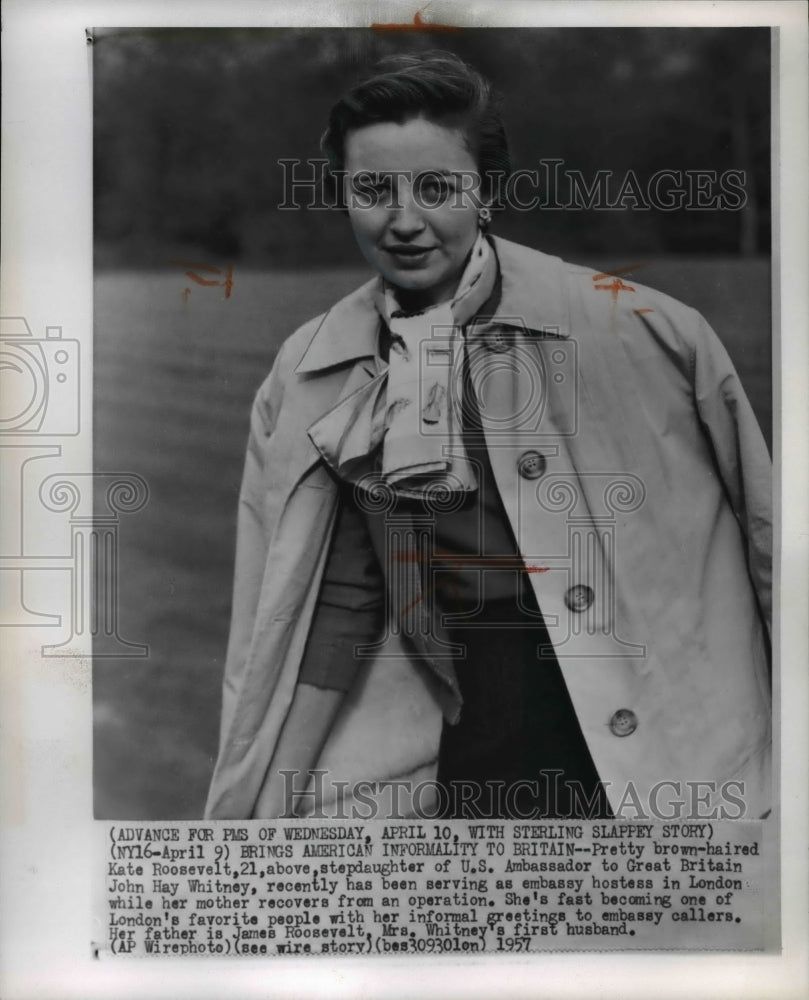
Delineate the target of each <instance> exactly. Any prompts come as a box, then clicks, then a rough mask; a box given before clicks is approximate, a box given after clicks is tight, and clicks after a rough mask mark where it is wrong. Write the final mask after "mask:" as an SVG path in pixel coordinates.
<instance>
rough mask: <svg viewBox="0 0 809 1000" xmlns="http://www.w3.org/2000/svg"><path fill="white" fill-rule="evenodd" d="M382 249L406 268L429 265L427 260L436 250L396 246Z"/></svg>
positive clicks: (433, 248)
mask: <svg viewBox="0 0 809 1000" xmlns="http://www.w3.org/2000/svg"><path fill="white" fill-rule="evenodd" d="M382 249H383V250H384V251H385V253H387V254H389V255H390V256H391V257H393V258H394V260H396V262H397V263H398V264H403V265H404V266H405V267H408V266H410V267H420V266H422V265H423V264H426V263H427V259H428V257H429V256H430V254H431V253H432V252H433V250H435V247H410V246H394V247H383V248H382Z"/></svg>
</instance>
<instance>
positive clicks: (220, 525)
mask: <svg viewBox="0 0 809 1000" xmlns="http://www.w3.org/2000/svg"><path fill="white" fill-rule="evenodd" d="M585 263H589V264H591V265H592V266H595V267H598V268H600V269H608V268H610V267H616V266H620V265H621V264H625V263H626V261H610V260H598V261H586V262H585ZM366 277H367V274H366V273H365V272H362V271H351V270H330V271H320V272H311V271H308V270H307V271H306V272H274V273H261V274H256V273H240V272H239V271H238V268H237V269H236V272H235V273H234V285H233V291H232V295H231V297H230V298H227V299H226V298H224V295H223V291H222V289H221V288H204V287H200V286H198V285H196V284H193V283H192V282H190V281H188V280H187V279H185V278H184V277H183V274H182V271H181V270H180V269H179V268H168V267H167V269H166V272H162V273H156V272H121V271H118V272H101V273H99V274H98V276H97V278H96V286H95V347H94V382H95V396H94V399H95V411H94V413H95V417H94V420H95V432H94V435H95V467H96V469H97V470H98V471H117V472H134V473H138V474H139V475H141V476H143V477H144V479H146V481H147V482H148V484H149V489H150V499H149V503H148V505H147V506H146V507H145V508H144V509H143V510H142V511H140V512H139V513H137V514H134V515H132V516H131V517H129V518H125V519H124V520H123V522H122V524H121V529H120V539H121V549H120V560H119V564H120V572H121V582H120V600H121V609H120V622H121V625H120V629H121V634H122V636H123V637H124V638H126V639H128V640H130V641H132V642H140V643H147V644H148V645H149V647H150V655H149V657H148V658H146V659H143V660H129V661H128V660H104V659H99V660H97V661H96V663H95V669H94V688H93V696H94V712H95V733H94V759H95V814H96V816H97V817H99V818H109V819H175V818H183V817H189V818H193V817H198V816H199V815H200V814H201V810H202V807H203V803H204V799H205V793H206V788H207V783H208V780H209V778H210V773H211V768H212V766H213V758H214V753H215V749H216V744H217V734H218V724H219V690H220V684H221V676H222V665H223V657H224V650H225V643H226V639H227V629H228V618H229V613H230V586H231V573H232V557H233V545H234V531H235V513H236V501H237V494H238V488H239V479H240V476H241V466H242V458H243V449H244V444H245V437H246V432H247V417H248V411H249V406H250V402H251V400H252V396H253V394H254V392H255V390H256V389H257V388H258V385H259V384H260V382H261V381H262V379H263V378H264V376H265V374H266V372H267V371H268V370H269V367H270V365H271V363H272V360H273V358H274V356H275V352H276V350H277V348H278V345H279V343H280V342H281V341H282V340H283V339H284V338H285V337H286V336H287V335H288V334H289V333H290V332H291V331H292V330H293V329H294V328H295V327H296V326H297V325H299V324H300V323H301V322H303V321H304V320H306V319H308V318H309V317H311V316H313V315H315V314H316V313H318V312H320V311H322V310H323V309H325V308H326V307H327V306H328V305H329V304H330V303H331V302H333V301H334V300H335V299H336V298H338V297H339V296H340V295H342V294H344V293H345V292H347V291H349V290H350V289H351V288H353V287H355V286H356V285H357V284H358V283H359V282H360V281H362V280H365V278H366ZM637 277H638V280H640V281H642V282H643V283H644V284H648V285H652V286H654V287H656V288H660V289H662V290H664V291H666V292H669V293H670V294H672V295H674V296H675V297H677V298H680V299H683V300H684V301H686V302H688V303H689V304H690V305H693V306H695V307H696V308H698V309H699V310H700V311H701V312H703V313H704V315H705V316H706V317H707V318H708V320H709V322H710V323H711V324H712V325H713V326H714V329H715V330H716V331H717V333H718V334H719V335H720V337H721V338H722V340H723V341H724V342H725V345H726V347H727V348H728V351H729V352H730V354H731V357H732V358H733V360H734V362H735V364H736V366H737V368H738V370H739V373H740V375H741V377H742V381H743V382H744V384H745V387H746V388H747V391H748V393H749V395H750V398H751V400H752V402H753V405H754V408H755V410H756V413H757V415H758V418H759V421H760V422H761V424H762V427H763V429H764V431H765V435H766V436H767V439H768V441H769V440H770V437H771V435H770V424H771V413H772V411H771V392H770V386H771V377H770V279H769V267H768V264H767V262H766V261H762V260H749V261H748V260H746V261H736V260H715V259H711V260H705V261H695V260H683V259H679V258H678V259H676V260H673V259H669V260H657V261H654V262H650V263H648V265H647V266H646V267H645V268H644V269H643V270H642V271H638V274H637ZM625 280H627V281H629V280H630V279H625ZM186 287H189V288H191V294H190V295H188V296H187V297H184V296H183V289H184V288H186Z"/></svg>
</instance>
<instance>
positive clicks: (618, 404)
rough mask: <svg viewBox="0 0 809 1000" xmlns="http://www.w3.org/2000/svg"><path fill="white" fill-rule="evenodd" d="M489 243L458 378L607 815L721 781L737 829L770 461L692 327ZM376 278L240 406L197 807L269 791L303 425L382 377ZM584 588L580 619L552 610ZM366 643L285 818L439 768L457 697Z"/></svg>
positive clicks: (750, 805) (713, 350)
mask: <svg viewBox="0 0 809 1000" xmlns="http://www.w3.org/2000/svg"><path fill="white" fill-rule="evenodd" d="M492 242H493V245H494V248H495V250H496V253H497V258H498V262H499V266H500V272H501V277H502V295H501V299H500V302H499V305H498V307H497V314H496V317H495V318H494V319H493V320H492V321H491V322H489V323H484V324H478V325H476V326H472V327H470V328H469V329H468V331H467V343H468V350H469V354H470V367H471V369H472V371H473V372H474V371H475V370H479V371H481V372H485V375H484V377H482V378H481V380H480V383H479V385H480V388H479V394H480V397H481V399H480V405H481V412H482V414H483V422H484V430H485V436H486V441H487V447H488V451H489V455H490V459H491V464H492V468H493V472H494V476H495V479H496V482H497V486H498V488H499V491H500V494H501V497H502V501H503V504H504V507H505V510H506V513H507V515H508V517H509V520H510V522H511V526H512V529H513V531H514V536H515V538H516V541H517V544H518V546H519V549H520V552H521V554H522V556H523V560H524V562H525V564H526V566H530V567H532V568H533V569H534V571H533V572H530V573H529V579H530V581H531V584H532V585H533V588H534V591H535V593H536V598H537V602H538V605H539V607H540V608H541V609H542V612H543V615H544V617H545V621H546V624H547V626H548V631H549V634H550V637H551V640H552V642H553V646H554V650H555V653H556V656H557V658H558V662H559V664H560V667H561V670H562V673H563V676H564V679H565V682H566V684H567V687H568V690H569V692H570V697H571V699H572V702H573V706H574V708H575V711H576V714H577V717H578V720H579V723H580V725H581V729H582V732H583V734H584V737H585V739H586V741H587V745H588V747H589V749H590V753H591V754H592V757H593V760H594V762H595V765H596V768H597V770H598V773H599V775H600V777H601V779H602V781H604V782H605V783H606V790H607V795H608V798H609V800H610V804H611V806H612V808H613V810H617V809H620V808H624V809H626V808H627V803H629V808H630V812H629V813H626V812H624V813H623V815H629V816H631V817H635V816H637V812H636V811H633V810H635V809H636V808H637V806H638V805H640V807H641V809H642V810H643V811H644V812H646V813H648V810H649V808H650V797H651V804H652V808H654V805H655V803H657V805H658V807H659V808H668V806H666V805H665V803H667V802H668V801H669V800H671V801H675V802H676V801H677V800H678V795H677V792H678V791H679V790H681V791H682V793H683V797H685V792H686V787H687V786H685V783H686V782H696V781H705V782H712V783H713V787H714V788H715V789H716V794H711V793H710V790H709V791H708V792H707V798H706V799H705V802H706V803H709V804H706V805H701V806H700V808H701V809H709V808H711V804H714V805H715V804H717V803H721V801H722V792H721V789H722V786H723V784H724V783H725V782H730V781H738V782H743V783H744V785H743V788H744V792H743V795H742V796H741V797H742V798H743V801H744V808H745V815H746V816H748V817H756V816H759V815H761V814H762V813H764V812H765V811H766V810H767V809H768V808H769V806H770V801H769V796H770V790H769V778H770V766H771V759H770V746H771V729H770V723H771V703H770V686H769V635H768V629H769V621H770V613H771V603H770V595H771V573H770V563H771V558H770V557H771V470H770V461H769V456H768V453H767V449H766V446H765V443H764V440H763V438H762V435H761V432H760V430H759V427H758V425H757V423H756V420H755V417H754V415H753V412H752V410H751V407H750V404H749V402H748V400H747V398H746V396H745V394H744V391H743V390H742V387H741V385H740V382H739V379H738V377H737V375H736V373H735V371H734V369H733V366H732V364H731V362H730V359H729V357H728V355H727V353H726V351H725V349H724V347H723V346H722V344H721V343H720V342H719V340H718V339H717V337H716V335H715V334H714V333H713V332H712V330H711V329H710V328H709V326H708V325H707V323H706V322H705V320H704V319H703V318H702V316H700V315H699V313H697V312H696V311H694V310H693V309H691V308H689V307H688V306H685V305H683V304H682V303H680V302H677V301H675V300H674V299H672V298H670V297H668V296H666V295H664V294H662V293H660V292H657V291H654V290H652V289H649V288H645V287H643V286H640V285H637V284H636V283H635V282H632V285H631V290H630V289H627V288H624V287H613V281H612V279H610V278H600V277H599V276H598V275H597V274H596V273H595V272H593V271H591V270H589V269H587V268H583V267H579V266H575V265H571V264H567V263H565V262H563V261H561V260H560V259H558V258H556V257H551V256H548V255H545V254H542V253H539V252H537V251H534V250H531V249H528V248H526V247H523V246H519V245H517V244H514V243H511V242H508V241H506V240H502V239H497V238H494V239H493V241H492ZM378 281H379V279H374V281H371V282H369V283H367V284H366V285H364V286H363V287H361V288H359V289H358V290H356V291H355V292H353V293H351V294H350V295H348V296H347V297H346V298H344V299H342V300H341V301H339V302H338V303H337V304H336V305H334V306H333V307H332V308H331V309H330V310H329V311H328V312H327V313H325V314H324V315H322V316H319V317H317V318H316V319H313V320H312V321H310V322H308V323H306V324H305V325H304V326H302V327H301V328H300V329H298V330H297V331H296V332H295V333H294V334H293V335H292V336H291V337H290V338H289V339H288V340H287V341H286V342H285V343H284V344H283V346H282V348H281V350H280V352H279V354H278V357H277V360H276V362H275V365H274V366H273V369H272V371H271V373H270V375H269V376H268V378H267V379H266V381H265V382H264V384H263V385H262V386H261V388H260V390H259V392H258V394H257V397H256V400H255V404H254V407H253V411H252V418H251V430H250V436H249V444H248V449H247V457H246V464H245V471H244V480H243V484H242V490H241V495H240V505H239V520H238V537H237V552H236V570H235V587H234V597H233V614H232V627H231V634H230V640H229V645H228V652H227V661H226V666H225V676H224V689H223V706H222V724H221V738H220V749H219V757H218V760H217V762H216V767H215V771H214V774H213V779H212V782H211V786H210V792H209V797H208V803H207V807H206V815H207V816H208V817H210V818H247V817H250V816H252V815H253V814H254V809H255V804H256V801H257V799H258V797H259V795H260V793H261V790H262V788H263V786H264V783H265V781H279V780H280V779H279V777H278V775H277V774H275V773H274V771H273V768H272V761H273V753H274V749H275V747H276V744H277V741H278V738H279V734H280V732H281V728H282V726H283V724H284V720H285V718H286V715H287V713H288V711H289V708H290V705H291V703H292V698H293V695H294V692H295V686H296V683H297V679H298V671H299V668H300V663H301V659H302V655H303V651H304V646H305V643H306V639H307V635H308V632H309V628H310V622H311V619H312V614H313V609H314V607H315V603H316V598H317V593H318V588H319V585H320V581H321V578H322V574H323V569H324V563H325V558H326V554H327V549H328V544H329V540H330V536H331V532H332V528H333V524H334V519H335V513H336V506H337V503H336V501H337V487H336V483H335V480H334V478H333V477H332V475H330V473H329V472H328V471H327V468H326V466H325V463H324V462H323V460H322V458H321V455H320V453H319V452H318V451H317V449H316V448H315V446H314V445H313V444H312V442H311V440H310V438H309V437H308V435H307V429H308V428H309V427H310V426H311V425H312V424H313V423H314V422H315V421H316V420H318V419H319V418H320V417H322V416H323V414H324V413H326V412H327V411H328V410H330V409H331V408H332V407H333V406H335V405H336V403H337V402H338V401H340V400H342V399H345V397H346V396H348V395H349V394H350V393H352V392H354V391H355V390H357V389H358V388H359V387H360V386H362V385H364V384H365V383H367V381H368V380H369V379H371V378H373V377H374V375H375V374H377V372H378V370H379V362H378V360H377V359H376V351H377V339H378V330H379V322H380V320H379V316H378V313H377V312H376V310H375V309H374V304H373V290H374V288H375V286H376V282H378ZM604 286H610V287H604ZM537 453H538V454H539V455H541V456H542V458H540V459H538V458H537ZM582 587H586V588H589V591H583V590H582V589H581V588H582ZM571 588H579V589H578V590H571ZM582 593H584V594H585V595H587V594H588V593H589V599H590V600H591V602H592V603H590V605H589V607H584V608H583V609H582V603H583V604H585V605H586V604H587V600H584V601H583V602H582V601H579V602H577V601H576V600H575V599H571V595H573V596H574V598H575V595H576V594H578V595H579V597H581V595H582ZM569 605H572V607H571V606H569ZM383 654H384V655H382V654H381V655H380V656H378V657H377V659H376V660H375V661H372V662H368V663H366V664H365V665H364V666H363V667H362V669H361V672H360V675H359V677H358V680H357V681H356V683H355V684H354V687H353V688H352V690H351V692H349V694H348V695H347V696H346V699H345V701H344V703H343V705H342V707H341V709H340V712H339V714H338V717H337V720H336V722H335V723H334V726H333V728H332V729H331V731H330V732H329V733H328V734H322V735H324V736H326V735H327V737H328V738H327V740H326V745H325V748H324V750H323V753H322V755H321V758H320V760H319V761H318V765H317V766H318V768H319V769H323V770H324V771H327V772H328V773H327V776H326V778H321V779H319V780H320V784H319V785H318V786H317V793H318V794H317V797H316V798H315V797H314V796H310V797H306V798H305V800H304V809H303V810H302V811H303V812H307V811H308V812H309V813H310V814H311V812H312V810H313V809H315V808H316V807H317V808H318V809H320V808H322V809H323V810H324V811H325V814H326V815H337V814H338V813H336V812H334V811H332V812H331V813H330V812H329V802H332V808H333V809H334V808H336V805H335V803H334V802H333V801H332V799H333V798H334V795H336V792H333V791H332V790H333V789H335V788H338V789H339V787H340V786H339V785H335V783H336V782H340V781H343V782H346V783H347V784H346V785H344V786H343V788H344V789H347V791H346V792H344V794H345V795H348V794H349V793H350V791H351V789H352V788H353V787H354V784H353V783H355V782H357V781H361V780H365V779H367V780H368V781H369V782H386V781H389V780H390V781H395V780H401V779H410V780H412V781H415V782H418V781H422V780H423V781H427V782H428V783H429V781H430V779H432V778H433V777H434V776H435V768H436V758H437V753H438V743H439V739H440V732H441V726H442V719H444V718H445V719H447V720H448V722H452V721H456V720H457V719H458V717H459V714H460V713H462V711H463V707H462V704H461V702H460V698H459V696H458V693H457V687H448V686H447V683H446V676H444V679H442V677H441V674H442V672H444V674H446V667H441V666H440V665H437V669H436V670H435V671H433V670H431V669H429V667H427V666H425V665H424V663H420V664H415V663H413V662H411V660H410V659H409V658H408V656H407V653H406V651H405V648H404V646H403V645H402V641H401V637H400V636H399V635H398V634H397V629H396V628H395V624H394V627H393V628H391V629H390V634H389V636H388V640H387V645H386V646H385V647H384V650H383ZM627 720H629V723H628V724H627ZM506 724H507V720H504V725H506ZM310 736H311V734H301V740H302V743H305V742H307V738H308V737H310ZM662 782H666V783H672V784H666V785H665V786H662V791H661V783H662ZM302 784H304V783H302V782H301V780H300V779H298V782H297V784H296V788H300V787H301V786H302ZM367 787H368V786H366V794H367ZM691 787H692V788H693V787H694V786H691ZM705 787H707V786H705ZM705 787H703V789H702V790H701V791H700V793H699V794H700V795H702V796H705V795H706V791H705ZM655 789H657V790H658V791H657V792H656V791H655ZM732 794H733V795H734V796H735V797H736V798H738V797H739V786H733V792H732ZM346 801H350V799H346ZM361 801H362V802H365V801H366V799H365V798H363V799H362V800H361ZM306 803H309V805H306ZM410 805H411V808H414V807H413V804H412V803H411V804H410ZM399 808H402V807H401V805H399ZM736 808H737V811H736V812H735V813H733V812H731V813H729V815H731V816H735V815H738V807H736ZM315 815H318V813H315ZM365 815H367V813H366V814H365Z"/></svg>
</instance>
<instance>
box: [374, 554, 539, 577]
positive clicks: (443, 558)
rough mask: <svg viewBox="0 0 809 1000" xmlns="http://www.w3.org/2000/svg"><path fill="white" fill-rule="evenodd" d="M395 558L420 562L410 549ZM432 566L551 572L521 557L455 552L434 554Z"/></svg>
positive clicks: (399, 560) (417, 555)
mask: <svg viewBox="0 0 809 1000" xmlns="http://www.w3.org/2000/svg"><path fill="white" fill-rule="evenodd" d="M393 558H394V559H395V560H396V561H397V562H418V561H419V553H418V552H414V551H413V550H412V549H408V550H406V551H404V552H396V553H395V554H394V556H393ZM430 565H431V566H433V567H436V566H438V567H445V568H447V569H465V568H472V569H522V570H525V572H526V573H547V572H549V570H550V567H549V566H535V565H533V563H527V564H526V563H524V562H523V561H522V559H520V558H519V556H477V555H469V556H464V555H456V554H455V553H453V552H434V553H433V554H432V555H431V556H430Z"/></svg>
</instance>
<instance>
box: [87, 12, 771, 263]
mask: <svg viewBox="0 0 809 1000" xmlns="http://www.w3.org/2000/svg"><path fill="white" fill-rule="evenodd" d="M436 47H441V48H446V49H452V50H453V51H456V52H457V53H458V54H459V55H460V56H462V57H463V58H465V59H468V60H469V61H470V62H471V63H473V64H474V65H475V66H477V67H478V68H479V69H480V70H481V71H482V72H484V73H485V74H486V75H487V76H489V77H490V78H491V79H492V80H493V82H494V83H495V86H496V87H497V88H498V89H499V90H500V92H501V93H502V94H503V97H504V109H505V114H506V121H507V127H508V132H509V137H510V140H511V144H512V149H513V155H514V162H515V166H517V167H521V168H529V169H536V168H537V167H538V166H539V161H540V160H542V159H549V158H559V159H563V160H564V161H565V168H566V169H575V170H580V171H581V172H582V173H583V174H584V176H585V178H592V177H593V176H594V175H595V173H596V171H598V170H611V171H614V172H615V174H616V176H619V177H620V176H623V174H624V173H625V172H626V171H627V170H628V169H630V168H631V169H632V170H634V171H635V173H636V174H637V176H638V177H639V178H640V179H641V181H642V182H643V181H644V179H648V178H649V177H650V176H651V175H652V174H654V172H655V171H657V170H660V169H664V168H665V169H671V170H688V169H708V170H716V171H718V172H720V173H721V172H722V171H723V170H727V169H736V170H744V171H745V173H746V175H747V184H746V190H747V194H748V204H747V206H746V208H745V209H743V210H741V211H728V210H724V211H721V210H719V211H694V210H686V209H682V210H676V211H670V212H663V211H660V210H656V209H653V210H651V211H638V210H622V211H596V210H591V211H584V210H579V211H549V210H545V211H542V210H539V211H534V212H516V211H511V212H508V213H506V215H505V216H504V217H502V218H499V219H498V220H497V229H496V231H497V232H498V233H500V234H501V235H504V236H506V237H509V238H512V239H517V240H519V241H521V242H525V243H528V244H530V245H533V246H538V247H541V248H542V249H544V250H547V251H549V252H555V253H560V254H566V255H568V256H569V255H570V254H571V253H572V252H577V253H579V254H582V253H584V254H592V253H604V252H609V253H616V252H617V253H623V252H629V251H632V252H638V251H644V252H648V253H660V252H668V253H671V252H675V253H680V252H684V253H692V254H693V253H698V254H703V253H706V254H707V253H725V254H727V253H741V254H746V255H750V254H755V253H768V252H769V249H770V213H769V202H770V144H769V143H770V138H769V137H770V119H769V115H770V65H769V62H770V37H769V31H768V29H766V28H732V29H692V28H687V29H680V28H665V29H654V28H631V29H623V28H621V29H616V28H610V29H608V30H603V29H597V28H586V29H570V28H567V29H555V28H554V29H545V28H543V29H519V30H516V29H470V30H466V31H460V32H457V33H451V34H450V33H447V34H443V33H442V34H440V35H435V34H430V33H429V32H424V33H421V32H407V33H377V32H374V31H372V30H370V29H291V28H290V29H266V30H265V29H227V30H220V29H184V30H174V29H148V30H147V29H137V30H124V31H121V30H105V31H98V32H96V36H95V46H94V116H95V142H94V161H95V172H94V180H95V233H96V252H97V253H96V260H97V264H98V265H99V266H104V265H106V264H113V265H115V264H117V265H123V264H126V265H144V266H149V265H150V264H159V265H163V264H164V263H165V261H166V259H167V258H168V257H171V256H176V255H178V254H180V253H184V252H186V253H187V252H190V251H191V250H195V251H196V252H200V251H203V252H205V253H209V254H215V255H217V257H219V258H229V259H233V260H236V259H238V260H240V261H241V262H242V264H245V263H247V264H250V263H255V264H257V265H258V264H266V263H272V264H277V265H291V266H295V265H299V264H308V263H340V262H344V261H350V262H355V261H356V260H357V254H356V251H354V249H353V241H352V238H351V235H350V231H349V227H348V225H347V223H346V220H345V217H344V216H342V215H341V214H340V213H338V212H334V211H300V212H298V211H293V212H290V211H279V210H278V208H277V206H278V204H279V203H280V202H282V200H283V190H282V187H283V184H282V182H283V176H282V171H281V168H280V167H279V165H278V160H279V158H283V157H300V158H308V157H319V156H320V151H319V147H318V140H319V136H320V133H321V131H322V129H323V127H324V125H325V122H326V118H327V115H328V111H329V108H330V106H331V104H332V103H333V101H334V100H335V98H336V97H337V96H338V95H339V94H340V93H341V92H342V91H343V90H344V89H345V88H346V86H348V85H349V84H351V83H352V82H353V81H354V80H355V79H357V78H359V77H360V76H362V75H364V73H365V72H366V71H367V70H368V68H369V67H370V66H371V65H372V64H373V62H374V61H375V60H376V59H377V58H379V57H380V56H381V55H383V54H387V53H389V52H392V51H401V50H410V49H424V48H436Z"/></svg>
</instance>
